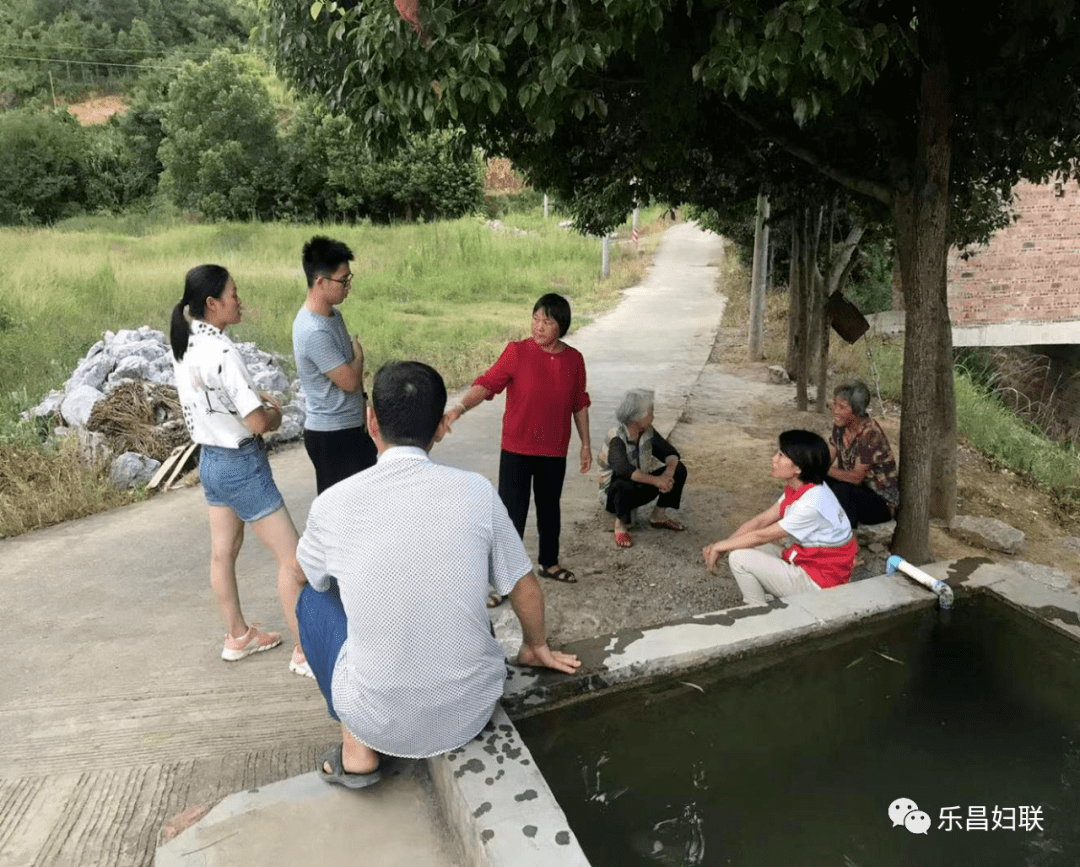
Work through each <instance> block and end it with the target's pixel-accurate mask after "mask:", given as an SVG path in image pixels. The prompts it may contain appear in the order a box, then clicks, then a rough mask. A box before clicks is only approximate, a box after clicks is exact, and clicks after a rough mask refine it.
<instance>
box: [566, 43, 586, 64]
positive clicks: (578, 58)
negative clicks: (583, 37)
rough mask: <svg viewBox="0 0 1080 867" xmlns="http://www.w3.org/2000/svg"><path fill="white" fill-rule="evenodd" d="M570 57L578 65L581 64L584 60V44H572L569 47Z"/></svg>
mask: <svg viewBox="0 0 1080 867" xmlns="http://www.w3.org/2000/svg"><path fill="white" fill-rule="evenodd" d="M570 59H571V60H573V61H574V63H576V64H577V65H578V66H581V65H582V64H583V63H584V62H585V46H584V45H573V46H571V48H570Z"/></svg>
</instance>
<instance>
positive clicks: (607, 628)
mask: <svg viewBox="0 0 1080 867" xmlns="http://www.w3.org/2000/svg"><path fill="white" fill-rule="evenodd" d="M744 358H745V332H744V330H743V329H742V328H741V327H735V328H724V329H721V332H720V334H719V336H718V338H717V341H716V345H715V346H714V348H713V352H712V356H711V358H710V360H709V362H708V364H707V365H706V366H705V368H704V370H703V371H702V374H701V377H700V378H699V380H698V382H697V383H696V385H695V387H694V390H693V392H692V393H691V395H690V397H689V400H688V402H687V406H686V409H685V411H684V412H683V415H682V417H681V418H680V419H679V421H678V423H677V425H676V426H675V429H674V430H673V431H672V432H671V437H670V439H671V441H672V443H673V444H674V445H675V446H676V447H677V448H678V449H679V450H680V452H681V454H682V456H683V460H684V462H685V464H686V467H687V470H688V472H689V478H688V481H687V486H686V489H685V490H684V494H683V503H682V508H681V509H680V511H679V512H678V513H677V514H678V516H679V518H680V520H681V521H682V522H683V523H684V524H685V525H686V526H687V530H686V532H683V533H674V532H671V531H668V530H656V529H653V528H651V527H649V526H648V525H647V524H644V525H643V526H642V525H639V526H636V527H635V528H634V530H633V533H632V535H633V539H634V546H633V547H632V548H629V549H620V548H617V547H616V546H615V544H614V540H613V536H612V522H611V516H609V515H608V514H607V513H606V512H604V511H603V510H602V509H601V508H600V507H599V504H597V505H596V507H595V508H586V509H577V510H569V511H570V514H568V510H566V509H565V508H564V515H563V532H562V551H561V558H560V559H561V561H562V562H563V563H564V564H566V565H567V566H568V567H570V568H572V569H574V571H575V572H576V574H577V576H578V583H577V584H571V585H564V584H558V583H556V582H554V581H545V582H543V585H544V593H545V595H546V598H547V610H548V633H549V636H550V639H551V640H552V642H553V643H555V644H558V643H561V642H565V641H569V640H572V639H577V638H585V637H589V636H594V635H601V634H604V633H608V632H614V631H616V630H619V629H626V628H639V627H643V626H650V625H656V624H660V623H664V622H667V621H671V620H675V619H679V618H683V617H687V616H690V615H693V614H698V613H701V612H706V611H714V610H717V609H720V608H727V607H730V606H733V605H737V604H739V603H740V601H741V596H740V594H739V592H738V588H737V587H736V585H735V581H734V579H733V578H732V577H731V573H730V572H729V571H728V568H727V565H726V561H722V562H721V565H720V566H719V567H718V569H717V571H716V573H715V574H709V573H708V572H707V571H706V570H705V566H704V563H703V561H702V553H701V549H702V548H703V547H704V546H705V545H706V544H708V543H710V542H713V541H715V540H716V539H719V538H722V537H723V536H726V535H727V534H728V533H730V532H731V531H732V530H734V529H735V528H736V527H737V526H738V525H739V524H740V523H741V522H742V521H744V520H746V518H748V517H751V516H752V515H754V514H757V513H758V512H760V511H762V510H763V509H765V508H767V507H768V506H769V505H770V504H771V503H772V502H773V501H774V500H775V499H776V497H777V496H779V487H778V485H777V482H776V481H775V480H773V479H771V478H770V477H769V462H770V458H771V457H772V454H773V452H774V450H775V448H776V435H777V434H778V433H779V432H780V431H782V430H785V429H787V428H796V427H798V428H806V429H809V430H816V431H818V432H819V433H821V434H822V435H827V434H828V432H829V430H830V429H831V425H832V419H831V416H828V415H820V414H818V413H816V412H814V411H810V412H799V411H797V410H796V409H795V386H794V385H792V384H785V385H775V384H771V383H769V381H768V372H767V366H766V365H765V364H763V363H762V364H750V363H747V362H745V361H744V360H743V359H744ZM877 418H878V420H879V421H880V422H881V424H882V427H883V428H884V429H885V431H886V433H887V434H888V435H889V439H890V441H891V442H892V444H893V447H894V449H895V448H896V446H897V444H898V442H899V439H900V416H899V411H898V407H895V406H893V407H891V408H889V407H887V408H886V414H885V415H884V416H877ZM958 501H959V502H958V514H963V515H977V516H983V517H994V518H998V519H999V520H1003V521H1005V522H1006V523H1008V524H1010V525H1011V526H1013V527H1016V528H1017V529H1020V530H1022V531H1023V532H1024V533H1025V534H1026V536H1027V539H1026V544H1025V546H1024V548H1023V550H1022V551H1021V552H1020V553H1019V554H1017V555H1008V554H1002V553H999V552H988V551H986V550H984V549H979V548H975V547H972V546H971V545H968V544H966V543H964V542H962V541H960V540H958V539H956V538H954V537H953V536H951V535H950V534H949V532H948V531H947V530H946V529H944V528H941V527H932V528H931V531H930V543H931V550H932V551H933V554H934V559H935V560H947V559H952V558H955V557H964V556H982V557H991V558H993V559H994V560H996V561H998V562H1007V561H1013V560H1022V561H1028V562H1033V563H1040V564H1043V565H1047V566H1054V567H1057V568H1060V569H1063V570H1064V571H1065V572H1067V573H1069V574H1070V575H1072V576H1073V580H1074V581H1075V580H1077V576H1080V544H1076V543H1074V544H1072V545H1071V546H1070V545H1069V544H1068V543H1067V542H1066V543H1063V542H1062V540H1063V539H1066V538H1067V537H1075V536H1080V515H1078V513H1077V512H1075V511H1074V512H1072V513H1069V512H1066V511H1063V510H1062V509H1061V508H1059V507H1058V506H1056V505H1055V503H1054V501H1053V499H1052V498H1051V497H1050V496H1049V495H1047V494H1046V493H1044V492H1042V491H1039V490H1038V489H1036V488H1035V487H1034V486H1032V485H1031V484H1030V483H1029V482H1027V481H1026V480H1025V479H1022V478H1020V477H1018V476H1017V475H1016V474H1015V473H1012V472H1010V471H1008V470H1001V469H999V468H997V467H995V466H993V465H992V464H991V463H990V462H988V461H987V460H986V459H985V458H983V457H982V456H981V455H979V454H978V453H976V452H974V451H973V450H971V449H969V448H967V447H966V446H963V445H962V446H961V447H960V456H959V468H958ZM648 511H649V510H648V509H645V510H642V513H641V516H642V519H643V520H644V519H647V517H648ZM887 557H888V552H887V551H885V550H882V549H881V547H879V548H877V549H876V550H871V549H868V548H865V547H863V548H860V552H859V558H858V560H857V561H856V563H857V565H856V570H855V574H854V576H853V579H854V580H859V579H860V578H866V577H870V576H873V575H880V574H883V573H884V571H885V560H886V558H887Z"/></svg>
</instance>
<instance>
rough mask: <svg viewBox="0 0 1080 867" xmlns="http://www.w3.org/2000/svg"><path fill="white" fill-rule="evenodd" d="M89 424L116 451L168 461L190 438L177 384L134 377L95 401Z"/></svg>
mask: <svg viewBox="0 0 1080 867" xmlns="http://www.w3.org/2000/svg"><path fill="white" fill-rule="evenodd" d="M86 427H87V429H89V430H92V431H98V432H99V433H102V434H104V435H105V438H106V439H107V440H108V441H109V447H110V448H112V450H113V451H114V452H116V453H117V454H120V453H122V452H138V453H139V454H142V455H147V456H149V457H152V458H155V459H156V460H159V461H164V460H165V459H166V458H167V457H168V456H169V454H170V453H171V452H172V450H173V449H175V448H176V447H177V446H180V445H183V444H184V443H186V442H189V441H190V438H189V437H188V432H187V429H186V428H185V427H184V416H183V411H182V410H181V407H180V400H179V398H178V397H177V394H176V387H175V386H172V385H162V384H160V383H156V382H145V381H141V380H132V381H131V382H125V383H123V384H122V385H120V386H118V387H117V388H116V389H114V390H113V391H112V392H110V393H109V394H108V395H107V396H106V397H105V398H104V400H99V401H98V402H97V403H96V404H94V409H93V411H92V412H91V413H90V420H89V421H88V422H87V423H86Z"/></svg>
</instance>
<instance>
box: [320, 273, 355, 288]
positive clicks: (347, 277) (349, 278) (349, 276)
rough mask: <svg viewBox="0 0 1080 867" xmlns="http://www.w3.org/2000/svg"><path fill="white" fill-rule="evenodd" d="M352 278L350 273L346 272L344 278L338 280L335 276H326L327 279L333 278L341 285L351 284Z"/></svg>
mask: <svg viewBox="0 0 1080 867" xmlns="http://www.w3.org/2000/svg"><path fill="white" fill-rule="evenodd" d="M352 278H353V275H352V274H347V275H346V276H345V279H344V280H339V279H338V278H337V277H327V278H326V279H327V280H333V281H334V282H335V283H340V284H341V285H342V286H351V285H352Z"/></svg>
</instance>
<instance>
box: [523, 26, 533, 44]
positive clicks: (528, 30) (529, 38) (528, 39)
mask: <svg viewBox="0 0 1080 867" xmlns="http://www.w3.org/2000/svg"><path fill="white" fill-rule="evenodd" d="M523 34H524V36H525V44H526V45H532V44H533V42H535V41H536V22H535V21H530V22H529V23H528V24H526V25H525V30H524V31H523Z"/></svg>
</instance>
